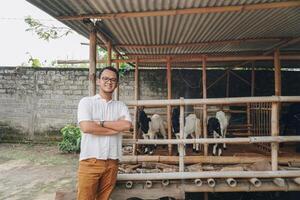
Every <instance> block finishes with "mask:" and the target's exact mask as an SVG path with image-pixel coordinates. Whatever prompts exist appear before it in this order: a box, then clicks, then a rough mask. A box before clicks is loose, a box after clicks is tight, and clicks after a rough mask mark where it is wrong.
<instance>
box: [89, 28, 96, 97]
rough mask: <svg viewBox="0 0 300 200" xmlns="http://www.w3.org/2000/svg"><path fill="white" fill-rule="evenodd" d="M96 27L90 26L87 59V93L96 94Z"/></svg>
mask: <svg viewBox="0 0 300 200" xmlns="http://www.w3.org/2000/svg"><path fill="white" fill-rule="evenodd" d="M96 34H97V33H96V29H95V28H92V29H91V31H90V55H89V56H90V59H89V63H90V66H89V95H90V96H94V95H95V94H96V63H97V60H96V59H97V54H96V51H97V49H96V48H97V43H96V42H97V41H96V40H97V37H96Z"/></svg>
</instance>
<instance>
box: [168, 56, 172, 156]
mask: <svg viewBox="0 0 300 200" xmlns="http://www.w3.org/2000/svg"><path fill="white" fill-rule="evenodd" d="M171 77H172V74H171V60H170V57H167V87H168V91H167V92H168V95H167V96H168V99H172V79H171ZM171 123H172V120H171V106H170V105H168V106H167V124H168V139H171V138H172V126H171ZM168 150H169V155H172V145H171V144H169V145H168Z"/></svg>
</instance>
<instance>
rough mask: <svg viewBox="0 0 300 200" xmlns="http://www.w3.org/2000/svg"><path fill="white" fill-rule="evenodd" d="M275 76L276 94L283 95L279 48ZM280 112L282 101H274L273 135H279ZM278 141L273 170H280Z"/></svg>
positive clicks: (276, 55) (273, 150)
mask: <svg viewBox="0 0 300 200" xmlns="http://www.w3.org/2000/svg"><path fill="white" fill-rule="evenodd" d="M274 78H275V96H280V95H281V66H280V58H279V49H276V50H275V52H274ZM279 112H280V103H272V114H271V130H272V136H278V135H279ZM278 146H279V145H278V143H271V155H272V170H273V171H274V170H278Z"/></svg>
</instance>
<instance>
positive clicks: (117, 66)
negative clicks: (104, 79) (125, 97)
mask: <svg viewBox="0 0 300 200" xmlns="http://www.w3.org/2000/svg"><path fill="white" fill-rule="evenodd" d="M117 59H119V56H117ZM119 68H120V63H116V69H117V70H118V71H119ZM119 98H120V86H119V84H118V86H117V88H116V90H115V100H117V101H118V100H119Z"/></svg>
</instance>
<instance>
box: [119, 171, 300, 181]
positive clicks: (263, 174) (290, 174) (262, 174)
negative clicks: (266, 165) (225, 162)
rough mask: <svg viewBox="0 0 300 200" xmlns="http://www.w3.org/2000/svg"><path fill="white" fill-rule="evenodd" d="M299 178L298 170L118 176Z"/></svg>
mask: <svg viewBox="0 0 300 200" xmlns="http://www.w3.org/2000/svg"><path fill="white" fill-rule="evenodd" d="M299 176H300V170H295V171H238V172H237V171H216V172H213V171H202V172H170V173H143V174H118V180H119V181H126V180H131V181H133V180H134V181H136V180H164V179H169V180H174V179H175V180H176V179H196V178H202V179H205V178H208V179H210V178H253V177H256V178H295V177H299Z"/></svg>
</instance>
